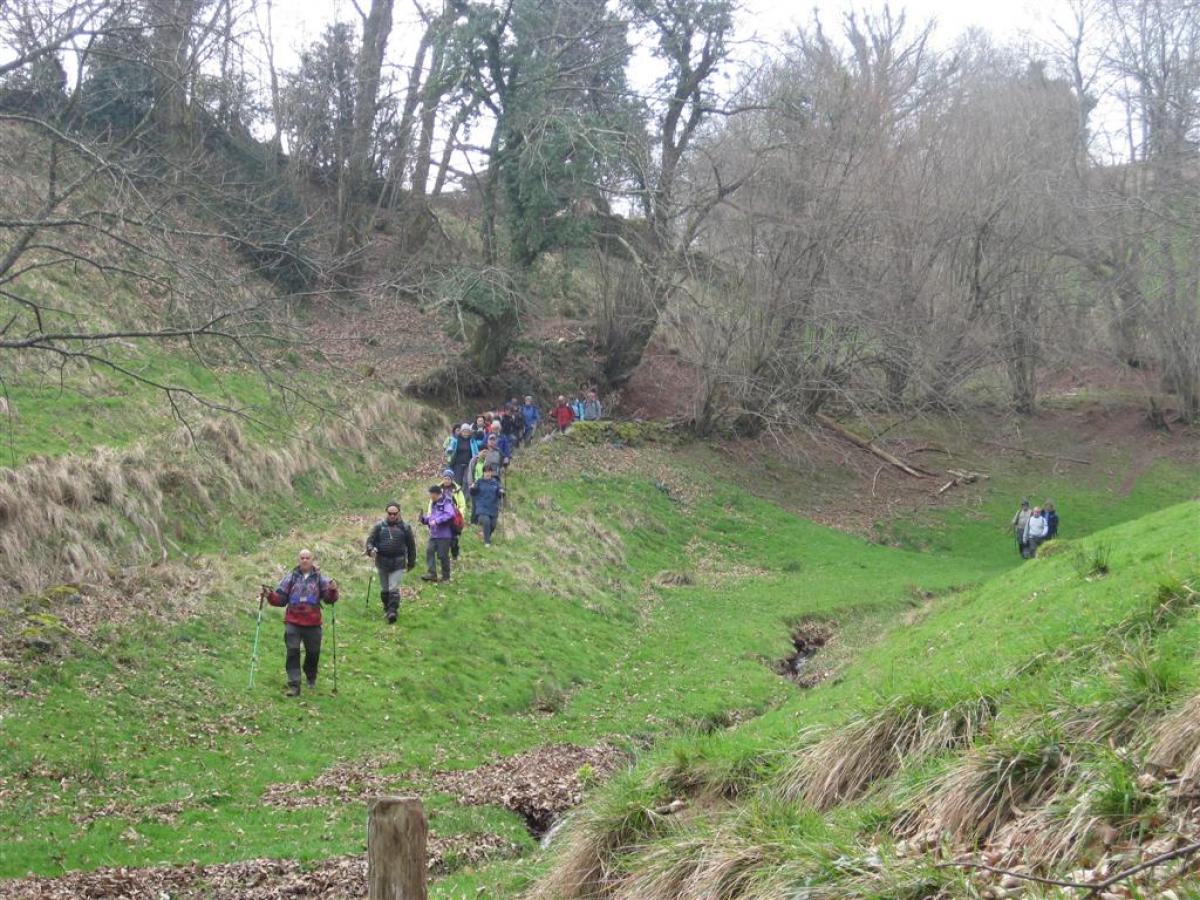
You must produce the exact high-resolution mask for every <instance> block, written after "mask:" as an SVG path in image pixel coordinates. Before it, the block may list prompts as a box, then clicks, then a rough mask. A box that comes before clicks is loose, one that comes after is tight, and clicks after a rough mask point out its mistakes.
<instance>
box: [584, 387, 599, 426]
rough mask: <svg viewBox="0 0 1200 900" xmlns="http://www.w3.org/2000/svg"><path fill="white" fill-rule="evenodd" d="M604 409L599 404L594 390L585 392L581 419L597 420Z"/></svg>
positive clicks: (586, 420)
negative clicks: (585, 397) (585, 396)
mask: <svg viewBox="0 0 1200 900" xmlns="http://www.w3.org/2000/svg"><path fill="white" fill-rule="evenodd" d="M603 413H604V410H603V408H602V407H601V406H600V398H599V397H598V396H597V395H596V392H595V391H588V392H587V399H586V400H584V401H583V420H584V421H585V422H598V421H600V418H601V416H602V415H603Z"/></svg>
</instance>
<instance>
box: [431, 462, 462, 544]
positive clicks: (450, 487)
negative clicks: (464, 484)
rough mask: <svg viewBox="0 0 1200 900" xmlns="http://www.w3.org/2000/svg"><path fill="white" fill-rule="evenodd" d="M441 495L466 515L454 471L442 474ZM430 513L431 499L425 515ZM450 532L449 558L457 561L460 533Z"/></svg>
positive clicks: (446, 471)
mask: <svg viewBox="0 0 1200 900" xmlns="http://www.w3.org/2000/svg"><path fill="white" fill-rule="evenodd" d="M442 493H443V494H445V495H447V496H449V498H450V499H451V500H453V501H454V508H455V509H457V510H458V511H459V512H461V513H463V514H464V515H465V514H466V509H467V502H466V500H465V499H464V498H463V489H462V488H461V487H460V486H459V484H458V482H456V481H455V480H454V471H453V470H452V469H446V470H444V471H443V472H442ZM432 512H433V500H432V499H431V500H430V501H429V508H428V509H427V510H426V514H427V515H428V514H430V513H432ZM451 531H453V532H454V533H453V536H452V537H451V538H450V558H451V559H458V536H459V535H460V534H461V533H462V532H460V531H454V529H453V528H451Z"/></svg>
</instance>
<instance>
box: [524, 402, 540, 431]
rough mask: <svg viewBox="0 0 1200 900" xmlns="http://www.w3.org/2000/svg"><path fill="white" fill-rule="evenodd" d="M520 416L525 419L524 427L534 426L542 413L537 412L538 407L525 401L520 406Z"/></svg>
mask: <svg viewBox="0 0 1200 900" xmlns="http://www.w3.org/2000/svg"><path fill="white" fill-rule="evenodd" d="M521 416H522V418H524V419H525V427H526V428H535V427H536V426H537V423H538V420H539V419H541V417H542V414H541V413H540V412H538V408H537V407H536V406H534V405H533V404H531V403H526V404H525V405H524V406H522V407H521Z"/></svg>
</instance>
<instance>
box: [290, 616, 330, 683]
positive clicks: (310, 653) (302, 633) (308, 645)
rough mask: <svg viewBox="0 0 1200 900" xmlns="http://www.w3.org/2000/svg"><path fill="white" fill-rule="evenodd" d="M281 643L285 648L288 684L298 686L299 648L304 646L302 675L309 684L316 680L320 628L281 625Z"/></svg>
mask: <svg viewBox="0 0 1200 900" xmlns="http://www.w3.org/2000/svg"><path fill="white" fill-rule="evenodd" d="M283 643H284V646H286V647H287V661H286V663H285V664H284V666H285V668H286V669H287V679H288V684H289V685H291V686H292V687H299V686H300V646H301V645H303V646H304V675H305V677H306V678H307V679H308V680H309V682H310V683H312V682H314V681H316V680H317V665H318V663H319V662H320V661H321V626H320V625H293V624H292V623H291V622H285V623H284V624H283Z"/></svg>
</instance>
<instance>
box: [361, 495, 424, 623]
mask: <svg viewBox="0 0 1200 900" xmlns="http://www.w3.org/2000/svg"><path fill="white" fill-rule="evenodd" d="M366 553H367V556H369V557H371V559H373V560H374V561H375V570H376V571H377V572H378V573H379V599H380V600H381V601H383V614H384V616H386V617H387V620H388V624H389V625H390V624H392V623H394V622H395V621H396V614H397V612H398V610H399V609H400V580H401V579H402V578H403V577H404V573H405V572H407V571H411V570H412V568H413V567H414V566H415V565H416V564H417V542H416V539H415V538H414V537H413V533H412V529H411V528H409V527H408V524H407V523H406V522H405V521H404V520H403V519H401V518H400V504H398V503H394V502H393V503H389V504H388V505H387V508H386V509H385V510H384V519H383V521H381V522H376V523H375V527H374V528H372V529H371V533H370V534H369V535H367V549H366ZM370 592H371V586H370V583H368V585H367V593H368V594H369V593H370Z"/></svg>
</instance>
